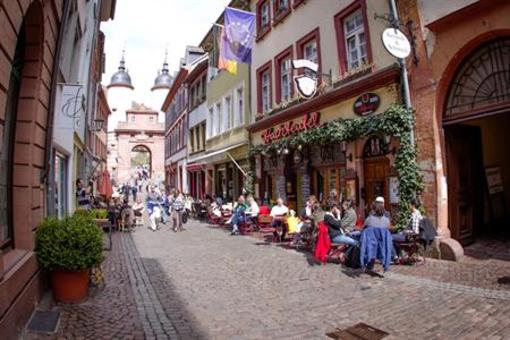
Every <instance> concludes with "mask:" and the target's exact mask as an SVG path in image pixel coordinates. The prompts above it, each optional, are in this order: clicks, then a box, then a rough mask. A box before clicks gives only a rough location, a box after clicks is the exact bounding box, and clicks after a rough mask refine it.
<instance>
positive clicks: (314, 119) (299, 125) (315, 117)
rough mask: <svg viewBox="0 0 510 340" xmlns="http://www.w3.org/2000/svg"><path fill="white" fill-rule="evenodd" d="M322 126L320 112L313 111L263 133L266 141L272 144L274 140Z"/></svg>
mask: <svg viewBox="0 0 510 340" xmlns="http://www.w3.org/2000/svg"><path fill="white" fill-rule="evenodd" d="M319 126H320V113H319V112H313V113H309V114H307V115H306V116H304V117H303V118H302V119H301V120H300V121H298V122H295V121H289V122H286V123H283V124H282V125H280V126H279V127H273V128H269V129H267V130H266V131H264V132H263V133H262V136H261V137H262V139H263V140H264V143H266V144H270V143H272V142H274V141H277V140H280V139H282V138H285V137H289V136H291V135H294V134H296V133H299V132H304V131H307V130H310V129H314V128H317V127H319Z"/></svg>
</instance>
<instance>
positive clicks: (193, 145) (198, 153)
mask: <svg viewBox="0 0 510 340" xmlns="http://www.w3.org/2000/svg"><path fill="white" fill-rule="evenodd" d="M208 63H209V58H208V57H207V56H205V57H204V58H202V59H201V61H200V63H199V64H198V65H197V66H196V67H195V68H194V69H193V70H192V71H191V72H190V73H189V74H188V76H187V77H186V81H185V84H186V87H187V88H188V91H189V96H188V143H187V149H188V150H187V152H188V160H187V166H186V170H187V172H188V176H187V177H188V188H189V194H190V195H191V196H192V197H196V198H200V199H203V198H204V196H205V193H206V190H205V189H206V185H207V183H208V181H207V170H206V167H205V166H204V165H203V164H202V163H199V162H197V161H196V160H197V159H200V158H201V157H202V156H203V155H204V154H205V146H206V129H207V69H208V67H207V66H208Z"/></svg>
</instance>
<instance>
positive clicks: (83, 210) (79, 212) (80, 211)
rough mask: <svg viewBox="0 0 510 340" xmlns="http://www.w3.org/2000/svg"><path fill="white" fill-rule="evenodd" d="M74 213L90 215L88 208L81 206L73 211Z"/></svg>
mask: <svg viewBox="0 0 510 340" xmlns="http://www.w3.org/2000/svg"><path fill="white" fill-rule="evenodd" d="M74 214H75V215H80V216H89V215H90V210H88V209H83V208H78V209H76V210H75V211H74Z"/></svg>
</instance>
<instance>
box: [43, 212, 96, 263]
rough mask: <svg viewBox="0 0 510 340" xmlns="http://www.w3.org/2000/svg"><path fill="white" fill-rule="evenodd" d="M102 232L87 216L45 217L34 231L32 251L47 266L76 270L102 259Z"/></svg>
mask: <svg viewBox="0 0 510 340" xmlns="http://www.w3.org/2000/svg"><path fill="white" fill-rule="evenodd" d="M102 237H103V236H102V232H101V230H99V228H98V227H97V225H96V223H94V221H92V219H91V218H90V217H87V216H82V215H81V214H75V215H73V216H71V217H66V218H64V219H62V220H58V219H56V218H54V217H50V218H46V219H44V220H43V222H42V223H41V225H40V227H39V229H37V232H36V252H37V258H38V259H39V263H40V264H41V266H42V267H43V268H45V269H48V270H54V269H65V270H70V271H79V270H83V269H87V268H92V267H94V266H97V265H99V264H100V263H101V262H102V261H103V238H102Z"/></svg>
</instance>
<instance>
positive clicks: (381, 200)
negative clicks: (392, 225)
mask: <svg viewBox="0 0 510 340" xmlns="http://www.w3.org/2000/svg"><path fill="white" fill-rule="evenodd" d="M384 202H385V201H384V197H382V196H377V197H376V198H375V201H374V204H376V205H378V204H380V205H382V207H383V209H384ZM373 213H374V210H372V211H371V212H370V214H371V215H372V214H373ZM384 216H386V217H387V218H388V219H390V220H391V216H390V212H389V211H388V210H386V209H384Z"/></svg>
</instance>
